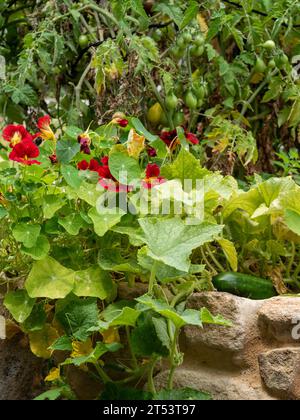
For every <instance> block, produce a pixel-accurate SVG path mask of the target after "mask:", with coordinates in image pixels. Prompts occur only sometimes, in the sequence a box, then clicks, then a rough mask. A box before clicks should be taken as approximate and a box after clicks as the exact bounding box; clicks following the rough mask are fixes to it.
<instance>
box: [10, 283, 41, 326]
mask: <svg viewBox="0 0 300 420" xmlns="http://www.w3.org/2000/svg"><path fill="white" fill-rule="evenodd" d="M34 303H35V299H32V298H30V297H29V296H28V293H27V292H26V290H16V291H15V292H8V293H7V294H6V296H5V299H4V306H5V307H6V308H7V309H8V310H9V312H10V313H11V314H12V316H13V317H14V319H15V320H16V321H17V322H20V323H23V322H24V321H25V320H26V319H27V318H28V317H29V315H30V314H31V312H32V309H33V307H34Z"/></svg>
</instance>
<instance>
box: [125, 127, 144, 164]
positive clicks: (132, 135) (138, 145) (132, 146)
mask: <svg viewBox="0 0 300 420" xmlns="http://www.w3.org/2000/svg"><path fill="white" fill-rule="evenodd" d="M144 149H145V137H144V136H140V135H139V134H138V133H137V132H136V131H135V129H134V128H132V129H131V130H130V132H129V136H128V143H127V150H128V154H129V156H131V157H134V158H135V159H138V158H139V156H140V154H141V153H142V151H143V150H144Z"/></svg>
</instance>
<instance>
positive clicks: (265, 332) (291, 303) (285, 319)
mask: <svg viewBox="0 0 300 420" xmlns="http://www.w3.org/2000/svg"><path fill="white" fill-rule="evenodd" d="M297 324H298V327H297ZM299 324H300V298H287V297H277V298H273V299H270V300H268V301H266V303H265V304H264V305H263V306H262V308H261V309H260V310H259V313H258V325H259V328H260V330H261V335H262V337H263V338H266V339H269V340H275V341H277V342H279V343H285V344H297V343H300V340H298V341H297V336H296V335H295V334H296V333H297V332H298V337H299V332H300V328H299ZM299 338H300V337H299Z"/></svg>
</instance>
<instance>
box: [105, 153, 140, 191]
mask: <svg viewBox="0 0 300 420" xmlns="http://www.w3.org/2000/svg"><path fill="white" fill-rule="evenodd" d="M109 169H110V171H111V173H112V175H113V176H114V177H115V178H116V179H117V180H118V181H119V182H120V183H121V184H124V185H130V184H131V183H133V181H138V180H139V179H140V178H141V172H142V171H141V169H140V165H139V163H138V161H137V160H136V159H134V158H132V157H130V156H128V155H127V154H126V153H122V152H113V153H112V154H111V155H110V156H109Z"/></svg>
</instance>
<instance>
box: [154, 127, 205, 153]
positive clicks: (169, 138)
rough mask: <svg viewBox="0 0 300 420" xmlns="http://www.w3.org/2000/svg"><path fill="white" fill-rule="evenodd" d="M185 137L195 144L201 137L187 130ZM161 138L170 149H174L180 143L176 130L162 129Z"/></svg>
mask: <svg viewBox="0 0 300 420" xmlns="http://www.w3.org/2000/svg"><path fill="white" fill-rule="evenodd" d="M185 137H186V139H187V141H189V142H190V143H192V144H193V145H196V144H199V139H198V138H197V137H196V136H195V134H193V133H189V132H188V131H185ZM160 138H161V140H162V141H163V142H164V143H165V144H166V145H167V146H168V147H169V148H170V149H173V148H174V147H176V146H177V145H178V144H179V143H180V141H179V139H178V136H177V131H176V130H171V131H162V133H161V135H160Z"/></svg>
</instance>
